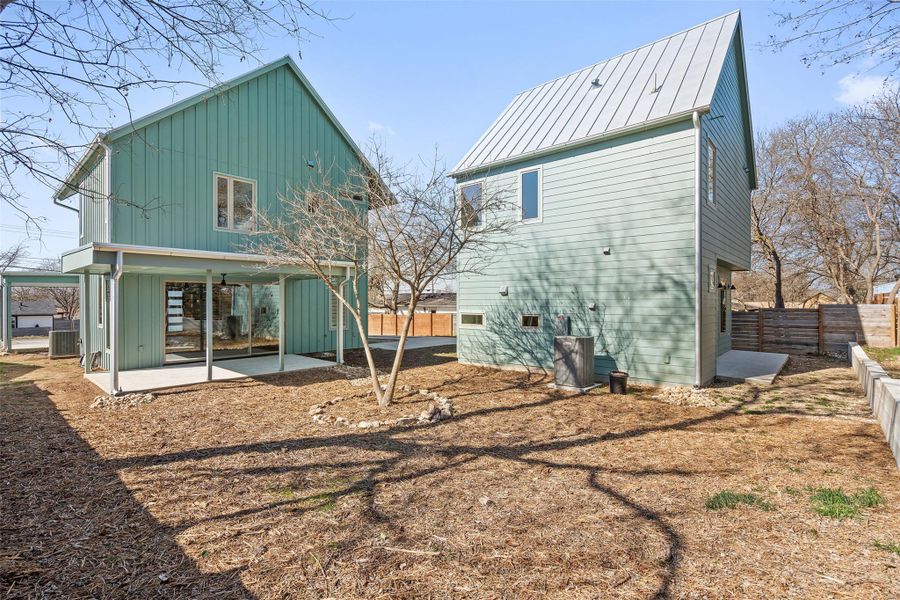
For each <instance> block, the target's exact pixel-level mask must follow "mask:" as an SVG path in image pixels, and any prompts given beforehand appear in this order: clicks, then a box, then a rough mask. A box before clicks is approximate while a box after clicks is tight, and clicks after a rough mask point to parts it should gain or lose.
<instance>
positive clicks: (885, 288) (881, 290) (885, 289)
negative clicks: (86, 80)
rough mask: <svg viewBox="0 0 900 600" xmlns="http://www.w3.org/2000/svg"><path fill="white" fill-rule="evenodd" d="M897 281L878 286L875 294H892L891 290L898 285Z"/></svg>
mask: <svg viewBox="0 0 900 600" xmlns="http://www.w3.org/2000/svg"><path fill="white" fill-rule="evenodd" d="M896 283H897V282H896V281H889V282H888V283H882V284H880V285H876V286H875V288H874V289H873V293H875V294H890V293H891V290H893V289H894V285H896Z"/></svg>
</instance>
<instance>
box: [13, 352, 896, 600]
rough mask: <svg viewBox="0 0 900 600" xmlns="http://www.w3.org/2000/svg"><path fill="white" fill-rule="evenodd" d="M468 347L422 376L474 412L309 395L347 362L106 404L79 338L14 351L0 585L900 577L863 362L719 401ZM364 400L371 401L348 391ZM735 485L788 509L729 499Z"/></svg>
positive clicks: (864, 589) (694, 592)
mask: <svg viewBox="0 0 900 600" xmlns="http://www.w3.org/2000/svg"><path fill="white" fill-rule="evenodd" d="M384 358H385V357H384V356H382V359H384ZM447 360H449V359H448V358H447V355H446V354H444V356H443V357H441V356H435V355H432V354H429V353H428V351H418V352H415V353H411V354H410V362H411V363H412V364H413V366H412V367H411V368H408V369H407V370H405V371H404V372H403V374H402V376H401V383H404V384H407V385H410V386H412V387H413V388H414V389H416V390H417V389H419V388H422V387H429V388H432V389H436V390H438V391H439V392H440V393H441V394H442V395H444V396H448V397H450V398H452V399H453V402H454V407H455V410H456V413H457V416H456V417H454V418H453V419H451V420H450V421H446V422H442V423H440V424H438V425H434V426H428V427H421V428H396V429H390V430H378V431H368V432H362V431H351V430H347V429H343V428H340V427H333V426H332V427H326V426H315V425H313V424H312V423H311V422H310V420H309V416H308V414H307V411H308V408H309V407H310V406H311V405H312V404H314V403H317V402H321V401H322V400H326V399H329V398H332V397H334V396H338V395H340V396H345V397H350V396H353V395H355V394H361V393H365V389H364V388H362V389H361V388H359V387H353V386H350V385H349V384H348V382H347V380H346V379H345V378H344V377H342V376H340V375H339V374H337V373H335V372H334V371H333V370H316V371H306V372H301V373H293V374H285V375H282V376H277V377H269V378H261V379H256V380H251V379H247V380H241V381H235V382H228V383H223V384H216V385H206V386H195V387H191V388H183V389H178V390H173V391H171V392H168V393H163V394H160V395H159V397H158V398H157V399H156V400H155V401H154V402H153V403H151V404H147V405H142V406H138V407H136V408H130V409H126V410H110V411H104V410H91V409H89V408H88V405H89V404H90V401H91V399H92V398H93V397H94V396H95V395H96V390H95V389H94V388H92V387H91V385H90V384H89V383H86V382H84V381H83V380H82V379H81V377H80V376H79V373H78V369H77V366H76V365H75V363H74V361H57V362H49V361H47V360H46V359H44V358H39V357H37V356H36V355H19V356H9V357H3V358H0V362H2V363H3V366H2V369H3V371H2V379H3V384H2V387H0V391H2V423H0V428H2V431H0V436H2V437H0V439H2V443H3V448H2V460H0V486H2V488H0V493H2V502H3V505H2V512H3V515H2V516H3V519H2V525H0V527H2V532H0V533H2V541H0V544H2V550H0V569H2V571H0V573H2V579H0V585H2V586H3V587H2V588H0V589H2V590H3V593H4V594H6V595H7V596H9V597H14V598H18V597H29V596H30V597H44V596H45V597H66V598H71V597H126V596H128V597H157V596H163V597H194V596H196V597H259V598H322V597H333V598H357V597H363V598H421V597H431V598H447V597H454V598H456V597H460V598H546V597H551V598H649V597H676V598H710V597H715V598H763V597H765V598H792V597H804V598H821V597H841V598H843V597H858V598H887V597H891V596H894V597H895V596H896V591H897V590H898V589H900V556H897V555H896V554H892V553H890V552H887V551H884V550H882V549H879V548H877V547H876V546H875V542H876V541H877V542H879V543H882V544H889V543H893V544H896V543H898V542H900V474H898V471H897V469H896V467H895V466H894V462H893V459H892V457H891V456H890V453H889V451H888V450H887V447H886V445H885V443H884V440H883V437H882V434H881V432H880V430H879V428H878V426H877V425H876V424H875V422H874V421H873V420H871V419H869V418H868V416H867V415H866V410H865V401H864V400H863V399H862V398H861V396H860V394H859V391H858V389H857V388H856V386H855V384H854V382H853V380H852V377H851V374H850V372H849V369H847V368H845V367H844V366H842V365H841V364H840V363H835V362H833V361H827V360H823V359H813V358H809V359H807V358H804V359H794V360H792V361H791V364H790V365H789V370H788V373H787V375H786V376H784V377H782V378H781V379H780V381H779V382H778V383H777V384H776V386H775V387H773V388H771V389H766V390H760V389H757V388H753V387H752V386H745V385H742V386H730V387H729V386H718V387H716V388H714V390H713V394H714V395H715V398H716V401H717V405H716V406H714V407H711V408H703V407H689V406H672V405H669V404H665V403H662V402H659V401H656V400H653V399H652V398H651V396H652V395H653V393H654V391H653V390H649V389H641V390H638V391H637V392H636V393H633V394H630V395H629V396H627V397H617V396H611V395H609V394H606V393H605V392H603V391H602V390H596V391H595V392H593V393H591V394H588V395H586V396H578V395H574V394H571V393H567V392H560V391H555V390H551V389H548V388H547V387H546V381H545V380H543V379H540V378H537V377H534V376H532V377H530V378H529V376H527V375H525V374H521V373H510V372H498V371H493V370H489V369H478V368H473V367H467V366H464V365H459V364H457V363H455V362H442V361H447ZM341 404H344V403H341ZM341 404H339V405H338V406H341ZM354 406H357V407H363V406H366V405H365V404H364V403H363V402H361V401H360V400H359V399H356V400H353V401H348V402H347V403H346V404H345V408H347V409H350V408H352V407H354ZM360 410H361V411H362V410H363V409H362V408H360ZM368 411H369V408H368V407H366V408H365V409H364V412H368ZM348 416H352V415H348ZM362 416H363V415H360V417H362ZM365 416H369V415H368V414H367V415H365ZM869 486H872V487H875V488H876V489H877V490H878V491H879V492H880V493H881V494H882V495H883V496H884V498H885V501H886V502H885V505H884V506H881V507H877V508H873V509H870V510H867V511H865V514H864V516H863V517H862V518H856V519H845V520H843V521H838V520H833V519H828V518H825V517H820V516H818V515H817V514H815V513H814V512H813V511H812V509H811V506H810V502H809V497H808V496H809V493H810V492H809V491H807V489H808V488H820V487H832V488H839V487H840V488H843V489H844V490H846V491H848V492H855V491H857V490H861V489H863V488H866V487H869ZM723 490H730V491H732V492H735V493H752V494H754V495H756V496H758V497H759V498H761V499H762V500H764V501H765V502H766V503H768V504H770V505H772V506H773V507H774V510H771V511H764V510H760V509H759V508H758V507H754V506H745V505H742V506H740V507H738V508H735V509H733V510H717V511H712V510H708V509H707V508H706V507H705V503H706V501H707V500H708V499H709V498H710V497H712V496H713V495H715V494H716V493H718V492H721V491H723ZM163 580H165V581H163Z"/></svg>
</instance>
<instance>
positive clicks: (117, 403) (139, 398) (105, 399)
mask: <svg viewBox="0 0 900 600" xmlns="http://www.w3.org/2000/svg"><path fill="white" fill-rule="evenodd" d="M154 400H156V396H154V395H153V394H151V393H145V394H142V393H133V394H122V395H121V396H115V395H113V394H102V395H100V396H97V397H95V398H94V401H93V402H91V406H90V407H91V408H102V409H104V410H115V409H121V408H134V407H136V406H140V405H141V404H149V403H151V402H153V401H154Z"/></svg>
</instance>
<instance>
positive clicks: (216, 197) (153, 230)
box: [54, 57, 366, 392]
mask: <svg viewBox="0 0 900 600" xmlns="http://www.w3.org/2000/svg"><path fill="white" fill-rule="evenodd" d="M360 156H361V153H360V151H359V148H358V147H357V146H356V144H355V143H354V142H353V140H352V139H351V138H350V136H349V135H348V133H347V132H346V131H345V130H344V128H343V127H342V126H341V124H340V123H339V122H338V121H337V119H336V118H335V116H334V115H333V114H332V112H331V111H330V110H329V109H328V107H327V106H326V105H325V103H324V101H323V100H322V98H321V97H320V96H319V95H318V94H317V93H316V91H315V90H314V89H313V87H312V85H311V84H310V83H309V81H308V80H307V79H306V77H305V76H304V75H303V74H302V73H301V71H300V69H299V68H298V67H297V65H296V64H295V63H294V62H293V61H292V60H291V59H290V58H287V57H286V58H284V59H281V60H279V61H276V62H274V63H272V64H269V65H266V66H264V67H261V68H259V69H256V70H254V71H252V72H250V73H247V74H246V75H244V76H242V77H238V78H236V79H233V80H231V81H229V82H227V83H225V84H223V85H221V86H218V87H216V88H215V89H212V90H210V91H207V92H203V93H200V94H197V95H195V96H193V97H190V98H187V99H185V100H184V101H181V102H178V103H176V104H174V105H172V106H169V107H167V108H165V109H163V110H160V111H158V112H155V113H153V114H150V115H148V116H146V117H144V118H141V119H137V120H135V121H133V122H132V123H129V124H127V125H124V126H122V127H119V128H116V129H113V130H111V131H109V132H107V133H106V134H104V135H100V136H98V137H97V138H96V139H95V140H94V141H93V143H92V144H91V145H90V147H89V148H88V150H87V151H86V153H85V155H84V156H83V158H82V159H81V161H80V162H79V163H78V164H77V165H76V167H75V168H74V169H73V171H72V172H71V173H70V174H69V175H68V176H67V177H66V178H65V181H64V183H63V184H62V185H61V187H60V188H59V190H58V191H57V192H56V194H55V196H54V201H55V202H57V203H59V204H61V205H64V206H70V207H72V206H71V204H75V206H77V211H78V219H79V233H80V246H79V247H78V248H76V249H74V250H72V251H70V252H67V253H65V254H64V255H63V257H62V265H63V270H64V271H65V272H66V273H77V274H80V275H81V276H82V277H81V298H82V302H81V347H82V351H83V354H84V357H85V358H84V365H85V372H86V373H91V372H92V371H94V370H100V369H105V370H107V371H108V372H109V379H108V380H106V379H103V380H102V381H103V382H106V381H108V382H109V383H108V386H107V385H105V384H104V385H103V387H106V388H107V389H109V390H111V391H113V392H120V391H130V389H129V388H132V389H133V387H134V386H129V385H122V384H121V382H120V378H119V373H120V371H126V370H134V369H147V368H154V367H163V366H165V365H177V364H191V363H193V362H199V363H200V365H201V366H202V365H203V364H205V366H206V374H207V379H212V378H213V375H212V374H213V362H214V361H218V360H220V359H234V358H244V359H246V358H248V357H257V356H261V355H262V356H265V355H270V356H269V358H268V359H267V360H268V362H269V363H270V366H271V367H272V368H273V369H274V370H278V369H284V361H285V355H288V357H289V358H290V357H292V356H293V355H298V354H304V353H315V352H325V351H334V352H336V358H337V360H338V361H340V360H341V359H342V354H343V350H344V348H349V347H358V346H359V345H360V340H359V334H358V333H357V331H356V327H355V326H351V325H350V323H349V319H346V318H344V317H345V315H344V311H341V310H338V305H339V302H337V301H336V299H335V298H334V297H333V295H332V294H331V293H330V292H329V291H328V289H327V287H326V286H325V285H324V283H322V282H321V281H319V280H318V279H315V278H314V277H312V275H311V274H310V273H304V272H303V271H302V270H299V269H283V270H271V269H266V268H265V257H263V256H254V255H252V254H249V253H248V252H247V251H246V248H247V242H248V238H249V236H250V234H252V232H253V231H254V230H255V229H256V227H257V216H258V215H259V214H266V215H269V216H277V215H278V213H279V206H280V202H279V194H285V193H287V192H288V191H289V190H290V189H295V188H297V187H302V186H303V185H304V184H305V182H307V181H308V180H309V179H308V178H310V177H313V176H315V174H316V173H317V172H321V170H327V171H328V172H329V173H330V174H331V176H332V177H340V176H341V174H342V173H344V174H346V173H350V172H352V171H354V170H358V169H357V168H358V167H359V162H358V161H359V160H360V158H359V157H360ZM320 168H321V169H320ZM74 195H77V199H76V202H74V203H73V199H72V198H71V197H72V196H74ZM67 199H68V200H67ZM72 208H75V207H72ZM346 267H347V265H343V264H334V265H333V268H334V275H335V278H337V279H342V278H344V277H345V275H346V272H345V270H344V269H345V268H346ZM362 305H363V306H365V305H366V302H365V299H363V304H362ZM289 362H290V361H289ZM195 370H196V369H195ZM173 373H174V372H173ZM163 376H165V375H163ZM93 378H94V379H95V380H96V376H94V377H93Z"/></svg>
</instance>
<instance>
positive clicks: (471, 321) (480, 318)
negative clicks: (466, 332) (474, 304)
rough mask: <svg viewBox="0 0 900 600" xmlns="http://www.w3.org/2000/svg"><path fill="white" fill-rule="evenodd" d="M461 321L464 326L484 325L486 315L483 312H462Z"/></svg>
mask: <svg viewBox="0 0 900 600" xmlns="http://www.w3.org/2000/svg"><path fill="white" fill-rule="evenodd" d="M459 323H460V325H462V326H463V327H484V315H483V314H481V313H460V315H459Z"/></svg>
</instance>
